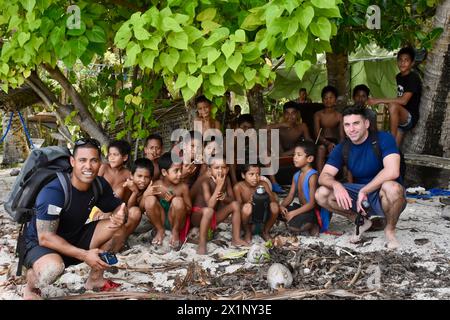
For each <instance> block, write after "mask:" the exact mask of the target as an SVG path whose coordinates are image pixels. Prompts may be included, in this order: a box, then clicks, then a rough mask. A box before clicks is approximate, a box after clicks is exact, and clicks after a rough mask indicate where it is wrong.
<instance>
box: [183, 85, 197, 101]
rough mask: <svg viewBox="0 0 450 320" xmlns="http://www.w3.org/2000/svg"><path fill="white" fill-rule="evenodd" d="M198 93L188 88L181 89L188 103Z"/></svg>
mask: <svg viewBox="0 0 450 320" xmlns="http://www.w3.org/2000/svg"><path fill="white" fill-rule="evenodd" d="M195 93H196V92H194V91H192V90H191V89H190V88H189V87H188V86H186V87H184V88H181V94H182V95H183V100H184V101H188V100H189V99H191V98H192V97H193V96H194V94H195Z"/></svg>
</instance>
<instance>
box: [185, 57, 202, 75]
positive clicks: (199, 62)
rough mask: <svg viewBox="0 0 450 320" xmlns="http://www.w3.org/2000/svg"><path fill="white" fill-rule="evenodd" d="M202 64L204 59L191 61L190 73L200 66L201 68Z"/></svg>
mask: <svg viewBox="0 0 450 320" xmlns="http://www.w3.org/2000/svg"><path fill="white" fill-rule="evenodd" d="M201 66H202V61H201V60H199V61H196V62H195V63H189V64H188V69H189V72H190V73H194V72H195V71H197V69H198V68H200V67H201Z"/></svg>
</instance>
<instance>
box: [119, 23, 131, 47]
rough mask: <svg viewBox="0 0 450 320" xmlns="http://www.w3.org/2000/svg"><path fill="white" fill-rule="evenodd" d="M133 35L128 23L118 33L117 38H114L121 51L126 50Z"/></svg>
mask: <svg viewBox="0 0 450 320" xmlns="http://www.w3.org/2000/svg"><path fill="white" fill-rule="evenodd" d="M132 35H133V34H132V33H131V29H130V27H129V25H128V23H124V24H123V25H122V26H121V27H120V29H119V30H118V31H117V33H116V36H115V37H114V43H115V44H116V45H117V47H118V48H119V49H125V48H126V46H127V44H128V42H130V39H131V36H132Z"/></svg>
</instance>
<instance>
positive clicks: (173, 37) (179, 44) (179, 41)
mask: <svg viewBox="0 0 450 320" xmlns="http://www.w3.org/2000/svg"><path fill="white" fill-rule="evenodd" d="M167 44H168V45H169V46H171V47H174V48H177V49H180V50H186V49H187V47H188V36H187V34H186V33H185V32H171V33H170V34H169V36H168V37H167Z"/></svg>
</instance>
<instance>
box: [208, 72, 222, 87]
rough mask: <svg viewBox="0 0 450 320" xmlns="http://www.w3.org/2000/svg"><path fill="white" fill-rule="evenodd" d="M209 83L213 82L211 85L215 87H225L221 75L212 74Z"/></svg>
mask: <svg viewBox="0 0 450 320" xmlns="http://www.w3.org/2000/svg"><path fill="white" fill-rule="evenodd" d="M209 82H211V84H213V85H215V86H218V87H223V77H221V76H220V75H219V74H211V75H210V76H209Z"/></svg>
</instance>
